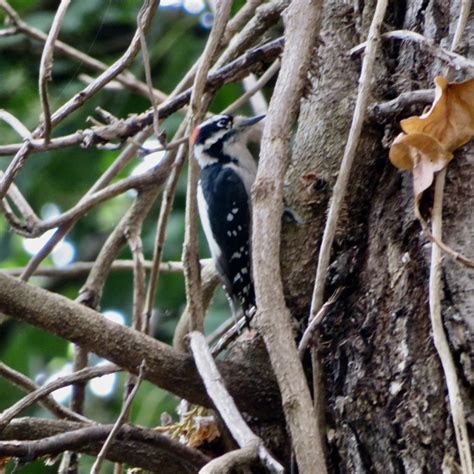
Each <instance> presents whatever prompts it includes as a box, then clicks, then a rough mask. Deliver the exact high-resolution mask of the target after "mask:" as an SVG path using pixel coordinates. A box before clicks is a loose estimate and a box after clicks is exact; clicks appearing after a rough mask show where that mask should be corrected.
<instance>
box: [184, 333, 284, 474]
mask: <svg viewBox="0 0 474 474" xmlns="http://www.w3.org/2000/svg"><path fill="white" fill-rule="evenodd" d="M189 345H190V348H191V351H192V353H193V356H194V360H195V361H196V367H197V369H198V371H199V374H200V375H201V377H202V380H203V382H204V385H205V387H206V391H207V393H208V394H209V397H210V398H211V400H212V402H213V403H214V405H215V406H216V408H217V410H218V411H219V414H220V415H221V417H222V419H223V420H224V423H225V424H226V426H227V428H228V429H229V431H230V432H231V434H232V436H233V438H234V439H235V441H237V444H238V445H239V446H240V447H241V448H245V447H248V446H252V447H254V449H255V447H256V446H257V448H256V449H257V452H258V456H259V458H260V460H261V461H262V464H263V465H264V466H265V467H266V468H267V469H268V470H269V471H270V472H275V473H279V472H280V473H283V472H284V469H283V466H281V464H280V463H279V462H278V461H276V460H275V459H274V458H273V456H272V455H271V454H270V453H269V452H268V450H267V449H266V448H265V446H264V445H263V442H262V440H261V439H260V438H259V437H258V436H257V435H255V434H254V433H253V432H252V430H251V429H250V428H249V427H248V426H247V423H246V422H245V420H244V419H243V417H242V415H241V414H240V412H239V410H238V408H237V406H236V404H235V402H234V400H233V398H232V397H231V396H230V395H229V392H228V391H227V389H226V388H225V385H224V381H223V379H222V377H221V375H220V373H219V370H218V369H217V366H216V364H215V362H214V359H213V358H212V355H211V352H210V350H209V347H208V345H207V342H206V338H205V337H204V335H203V334H202V333H200V332H198V331H192V332H191V333H190V334H189Z"/></svg>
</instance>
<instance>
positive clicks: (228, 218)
mask: <svg viewBox="0 0 474 474" xmlns="http://www.w3.org/2000/svg"><path fill="white" fill-rule="evenodd" d="M233 219H234V215H233V214H231V213H230V212H229V214H227V220H228V221H229V222H230V221H232V220H233Z"/></svg>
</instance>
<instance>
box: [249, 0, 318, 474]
mask: <svg viewBox="0 0 474 474" xmlns="http://www.w3.org/2000/svg"><path fill="white" fill-rule="evenodd" d="M321 12H322V2H321V1H314V0H313V1H310V0H294V1H293V2H291V4H290V6H289V7H288V9H287V10H286V13H285V49H284V52H283V56H282V60H281V68H280V73H279V75H278V79H277V81H276V85H275V89H274V92H273V96H272V99H271V101H270V106H269V111H268V114H267V119H266V123H265V128H264V131H263V139H262V143H261V151H260V162H259V166H258V172H257V178H256V180H255V183H254V185H253V192H252V202H253V207H252V210H253V226H252V227H253V235H252V263H253V265H252V268H253V273H254V281H255V290H256V295H257V309H258V310H257V316H256V319H255V322H256V324H257V327H258V329H259V330H260V332H261V334H262V336H263V338H264V341H265V344H266V347H267V351H268V354H269V357H270V361H271V364H272V368H273V371H274V373H275V375H276V378H277V381H278V385H279V387H280V392H281V396H282V406H283V409H284V412H285V419H286V423H287V427H288V429H289V432H290V435H291V438H292V446H293V448H294V450H295V453H296V459H297V462H298V468H299V470H300V472H305V473H306V472H308V473H310V472H311V473H314V472H319V473H321V474H324V473H326V472H327V468H326V461H325V457H324V448H323V442H324V441H323V440H324V433H323V432H322V431H321V430H320V426H319V424H318V423H315V422H314V418H315V415H314V408H313V403H312V400H311V394H310V391H309V388H308V385H307V383H306V377H305V374H304V371H303V367H302V365H301V361H300V359H299V357H298V352H297V348H296V345H295V341H294V338H293V330H292V325H291V322H290V319H291V316H290V312H289V310H288V308H287V306H286V303H285V298H284V293H283V283H282V279H281V267H280V236H281V216H282V214H283V185H284V178H285V173H286V171H287V169H288V165H289V161H290V160H289V142H290V136H291V130H292V126H293V124H294V121H295V120H296V117H297V113H298V109H299V104H300V99H301V97H302V94H303V90H304V87H305V86H306V84H307V72H308V70H309V69H310V63H311V60H312V58H313V48H314V45H315V44H316V41H317V38H318V34H319V29H320V21H321V16H322V13H321ZM276 156H277V157H278V160H275V157H276ZM262 235H265V238H264V239H262Z"/></svg>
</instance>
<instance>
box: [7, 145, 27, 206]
mask: <svg viewBox="0 0 474 474" xmlns="http://www.w3.org/2000/svg"><path fill="white" fill-rule="evenodd" d="M31 150H32V145H31V140H30V139H29V138H27V139H26V140H25V141H24V142H23V144H22V145H20V147H19V148H18V151H16V152H15V153H16V154H15V156H14V157H13V160H12V161H10V164H9V165H8V167H7V169H6V170H5V171H4V173H3V176H2V180H1V181H0V200H2V199H3V198H4V197H5V194H7V192H8V189H9V187H10V185H11V184H12V183H13V180H14V179H15V176H16V174H17V173H18V171H19V170H20V169H21V168H22V167H23V165H24V163H25V161H26V159H27V158H28V156H29V154H30V153H31Z"/></svg>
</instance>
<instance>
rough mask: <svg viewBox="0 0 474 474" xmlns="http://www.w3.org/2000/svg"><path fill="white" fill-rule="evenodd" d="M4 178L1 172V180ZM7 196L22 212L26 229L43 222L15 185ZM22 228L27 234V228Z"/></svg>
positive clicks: (11, 186) (12, 185)
mask: <svg viewBox="0 0 474 474" xmlns="http://www.w3.org/2000/svg"><path fill="white" fill-rule="evenodd" d="M3 176H4V173H3V171H0V178H3ZM7 196H8V198H9V199H11V201H12V203H13V204H14V205H15V207H16V208H17V209H18V211H20V213H21V215H22V217H23V219H24V221H25V223H26V228H31V227H34V226H37V225H39V224H40V222H41V221H40V219H39V217H38V216H37V215H36V213H35V211H33V209H32V208H31V206H30V204H29V203H28V201H27V200H26V199H25V197H24V196H23V194H21V192H20V190H19V189H18V188H17V187H16V185H15V184H14V183H12V184H11V185H10V187H9V189H8V193H7ZM22 227H23V229H24V231H25V232H26V229H25V226H22Z"/></svg>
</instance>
